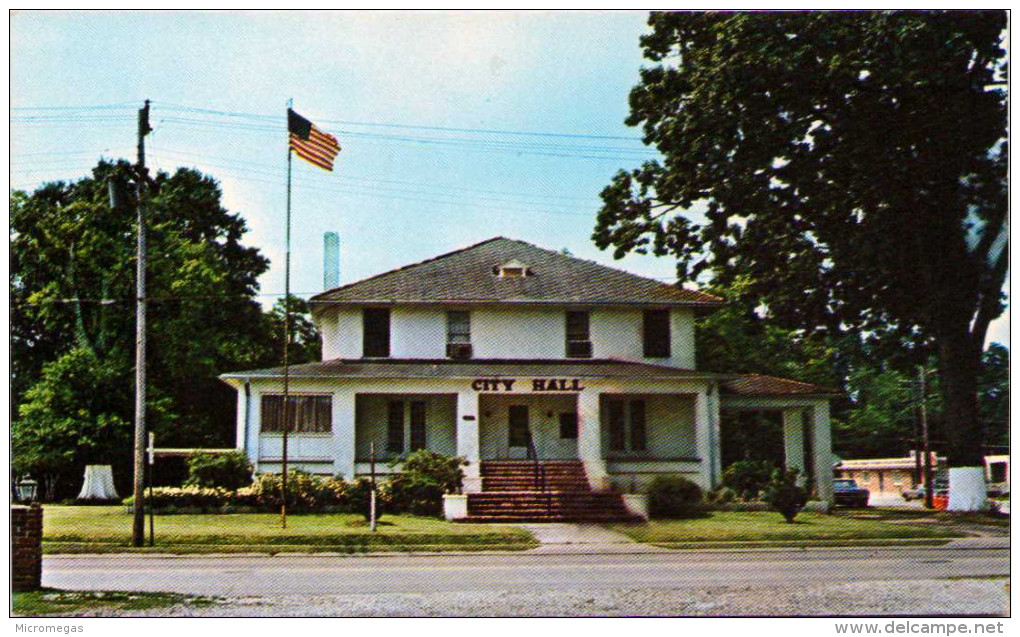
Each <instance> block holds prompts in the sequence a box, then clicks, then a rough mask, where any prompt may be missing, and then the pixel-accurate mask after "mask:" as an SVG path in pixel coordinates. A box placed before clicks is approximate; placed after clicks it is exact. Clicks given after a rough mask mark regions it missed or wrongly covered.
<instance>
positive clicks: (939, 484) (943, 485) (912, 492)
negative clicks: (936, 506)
mask: <svg viewBox="0 0 1020 637" xmlns="http://www.w3.org/2000/svg"><path fill="white" fill-rule="evenodd" d="M947 489H949V480H947V479H945V478H936V479H935V491H934V492H933V493H938V492H939V491H943V490H947ZM900 495H902V496H903V499H904V500H907V501H908V502H909V501H910V500H923V499H924V485H923V484H919V485H917V486H916V487H914V488H913V489H906V490H904V491H903V493H901V494H900Z"/></svg>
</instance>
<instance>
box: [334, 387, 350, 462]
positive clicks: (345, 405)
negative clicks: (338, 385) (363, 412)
mask: <svg viewBox="0 0 1020 637" xmlns="http://www.w3.org/2000/svg"><path fill="white" fill-rule="evenodd" d="M354 402H355V392H354V389H352V388H351V389H348V388H346V387H345V388H342V389H338V390H337V391H334V392H333V473H334V474H336V473H339V474H342V475H343V477H344V479H345V480H353V479H354V455H355V423H354Z"/></svg>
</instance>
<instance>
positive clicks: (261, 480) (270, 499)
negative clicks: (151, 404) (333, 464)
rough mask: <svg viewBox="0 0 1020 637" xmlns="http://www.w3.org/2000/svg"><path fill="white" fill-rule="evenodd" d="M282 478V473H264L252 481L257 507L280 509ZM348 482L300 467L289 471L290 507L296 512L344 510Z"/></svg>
mask: <svg viewBox="0 0 1020 637" xmlns="http://www.w3.org/2000/svg"><path fill="white" fill-rule="evenodd" d="M281 483H282V478H281V475H280V474H278V473H263V474H260V475H259V476H258V478H256V479H255V482H254V483H253V484H252V487H251V489H252V493H253V495H254V497H255V500H256V506H258V507H260V508H262V509H266V510H272V509H276V508H279V506H280V496H281V488H282V484H281ZM347 490H348V485H346V484H345V483H344V482H343V480H339V479H337V478H323V477H321V476H316V475H312V474H310V473H307V472H305V471H301V470H300V469H291V470H290V471H288V472H287V510H288V511H291V512H293V513H307V512H312V511H321V510H323V509H325V508H327V507H337V508H341V509H343V506H344V504H345V498H346V497H347V496H346V494H347Z"/></svg>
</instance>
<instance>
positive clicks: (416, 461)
mask: <svg viewBox="0 0 1020 637" xmlns="http://www.w3.org/2000/svg"><path fill="white" fill-rule="evenodd" d="M466 464H467V460H465V459H464V458H462V457H460V456H444V455H443V454H441V453H436V452H435V451H429V450H427V449H419V450H418V451H414V452H411V453H410V454H408V455H407V457H406V458H404V461H403V466H402V467H401V473H400V475H403V476H413V477H414V478H416V479H425V480H428V481H430V482H434V483H435V484H437V485H439V487H440V488H442V490H443V493H458V492H460V488H461V485H463V483H464V470H463V469H462V468H461V467H463V466H464V465H466Z"/></svg>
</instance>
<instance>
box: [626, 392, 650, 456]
mask: <svg viewBox="0 0 1020 637" xmlns="http://www.w3.org/2000/svg"><path fill="white" fill-rule="evenodd" d="M645 420H646V419H645V401H643V400H632V401H630V448H631V450H632V451H644V450H645V449H646V448H647V445H648V438H647V433H646V431H647V430H646V427H645Z"/></svg>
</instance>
